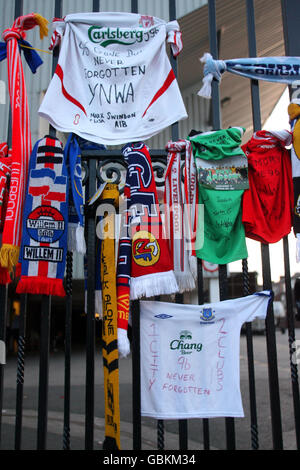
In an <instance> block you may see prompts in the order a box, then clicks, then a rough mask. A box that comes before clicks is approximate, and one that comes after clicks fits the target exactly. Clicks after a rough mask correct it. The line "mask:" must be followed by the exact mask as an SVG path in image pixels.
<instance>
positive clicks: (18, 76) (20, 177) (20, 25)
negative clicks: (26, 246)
mask: <svg viewBox="0 0 300 470" xmlns="http://www.w3.org/2000/svg"><path fill="white" fill-rule="evenodd" d="M47 23H48V21H47V20H46V19H45V18H43V17H42V16H40V15H39V14H37V13H30V14H29V15H25V16H20V17H19V18H17V19H16V20H15V21H14V23H13V26H12V28H9V29H6V30H5V31H4V32H3V33H2V37H3V39H4V41H5V42H6V43H7V68H8V89H9V95H10V103H11V111H12V165H11V179H10V190H9V198H8V205H7V213H6V220H5V226H4V231H3V237H2V247H1V250H0V263H1V265H2V267H4V268H8V270H9V271H10V272H11V271H12V270H13V268H14V267H15V266H16V265H17V263H18V259H19V251H20V243H21V233H22V216H23V204H24V197H25V189H26V183H27V172H28V162H29V157H30V153H31V134H30V120H29V110H28V100H27V92H26V85H25V79H24V73H23V66H22V61H21V56H20V52H19V45H18V40H19V39H24V38H25V36H26V33H25V30H28V29H32V28H34V27H35V26H37V25H38V26H39V27H40V37H41V39H42V38H43V37H44V36H46V35H47V34H48V28H47Z"/></svg>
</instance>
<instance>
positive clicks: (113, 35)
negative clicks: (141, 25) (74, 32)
mask: <svg viewBox="0 0 300 470" xmlns="http://www.w3.org/2000/svg"><path fill="white" fill-rule="evenodd" d="M88 36H89V39H90V40H91V41H92V42H94V43H97V44H99V43H100V44H101V46H102V47H107V46H109V45H110V44H124V45H130V44H134V43H136V42H142V41H143V31H142V30H135V29H132V30H128V29H127V30H121V29H120V28H103V27H102V26H91V27H90V28H89V31H88Z"/></svg>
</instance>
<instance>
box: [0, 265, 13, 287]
mask: <svg viewBox="0 0 300 470" xmlns="http://www.w3.org/2000/svg"><path fill="white" fill-rule="evenodd" d="M10 282H11V277H10V275H9V273H8V270H7V269H6V268H2V267H1V266H0V284H1V285H3V284H9V283H10Z"/></svg>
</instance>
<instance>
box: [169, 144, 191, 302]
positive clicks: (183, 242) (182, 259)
mask: <svg viewBox="0 0 300 470" xmlns="http://www.w3.org/2000/svg"><path fill="white" fill-rule="evenodd" d="M166 148H167V150H168V164H167V170H166V183H165V193H164V204H165V225H166V232H167V237H168V240H169V246H170V253H171V256H172V259H173V263H174V273H175V276H176V280H177V283H178V287H179V291H180V292H181V293H182V292H185V291H189V290H192V289H194V288H195V280H196V278H197V259H196V257H195V252H194V241H195V234H196V224H197V201H198V199H197V193H198V185H197V172H196V166H195V163H194V160H193V154H192V146H191V143H190V142H189V141H187V140H179V141H178V142H168V144H167V146H166ZM182 152H185V167H184V183H183V182H182V171H181V153H182Z"/></svg>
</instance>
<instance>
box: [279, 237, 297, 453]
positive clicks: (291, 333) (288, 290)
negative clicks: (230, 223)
mask: <svg viewBox="0 0 300 470" xmlns="http://www.w3.org/2000/svg"><path fill="white" fill-rule="evenodd" d="M288 243H289V242H288V237H284V239H283V255H284V269H285V295H286V310H287V315H286V318H287V325H288V342H289V355H290V368H291V381H292V393H293V405H294V419H295V432H296V443H297V449H298V450H299V449H300V397H299V380H298V365H297V363H296V362H295V361H294V360H293V352H294V341H295V322H294V310H293V296H292V287H291V274H290V259H289V245H288Z"/></svg>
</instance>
